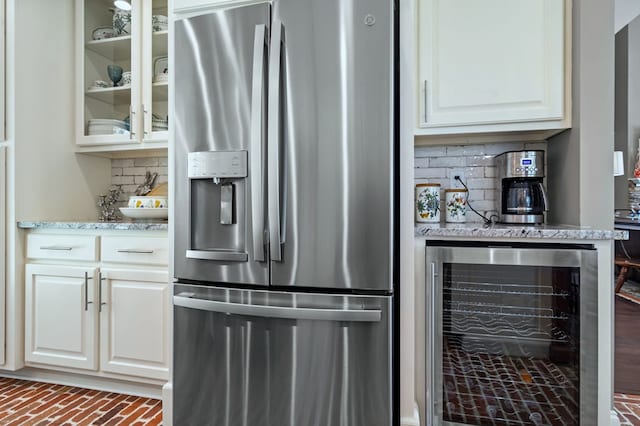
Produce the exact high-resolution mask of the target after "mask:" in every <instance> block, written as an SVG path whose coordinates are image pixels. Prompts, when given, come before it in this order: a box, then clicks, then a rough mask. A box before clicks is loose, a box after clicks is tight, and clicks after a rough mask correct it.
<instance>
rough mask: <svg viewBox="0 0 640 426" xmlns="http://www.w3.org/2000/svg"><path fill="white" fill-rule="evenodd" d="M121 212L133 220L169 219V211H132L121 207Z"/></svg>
mask: <svg viewBox="0 0 640 426" xmlns="http://www.w3.org/2000/svg"><path fill="white" fill-rule="evenodd" d="M120 211H121V212H122V214H123V215H125V216H126V217H130V218H132V219H166V218H168V217H169V209H166V208H165V209H130V208H126V207H120Z"/></svg>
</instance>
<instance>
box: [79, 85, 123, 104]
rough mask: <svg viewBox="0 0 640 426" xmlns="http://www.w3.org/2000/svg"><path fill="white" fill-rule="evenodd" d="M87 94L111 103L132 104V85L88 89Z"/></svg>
mask: <svg viewBox="0 0 640 426" xmlns="http://www.w3.org/2000/svg"><path fill="white" fill-rule="evenodd" d="M86 95H87V96H88V97H89V98H93V99H96V100H99V101H102V102H107V103H109V104H130V103H131V87H130V86H128V87H105V88H104V89H90V90H87V92H86Z"/></svg>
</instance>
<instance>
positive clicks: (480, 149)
mask: <svg viewBox="0 0 640 426" xmlns="http://www.w3.org/2000/svg"><path fill="white" fill-rule="evenodd" d="M484 149H485V148H484V145H453V146H448V147H447V155H459V156H464V157H468V156H469V155H482V154H484V153H485V152H484Z"/></svg>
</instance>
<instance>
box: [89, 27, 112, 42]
mask: <svg viewBox="0 0 640 426" xmlns="http://www.w3.org/2000/svg"><path fill="white" fill-rule="evenodd" d="M115 36H116V30H114V29H113V27H99V28H96V29H95V30H93V32H92V33H91V37H92V38H93V39H94V40H104V39H105V38H111V37H115Z"/></svg>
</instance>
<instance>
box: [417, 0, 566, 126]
mask: <svg viewBox="0 0 640 426" xmlns="http://www.w3.org/2000/svg"><path fill="white" fill-rule="evenodd" d="M419 31H420V35H419V37H420V39H419V55H420V86H421V87H420V90H421V92H422V95H423V96H421V98H420V99H421V102H420V112H421V114H420V123H421V125H422V126H425V127H429V126H447V125H472V124H482V123H507V122H519V121H539V120H558V119H562V117H563V112H564V101H563V99H564V79H565V70H564V54H565V52H564V1H558V0H515V1H514V0H486V1H482V2H477V1H474V0H422V1H421V2H420V26H419Z"/></svg>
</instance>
